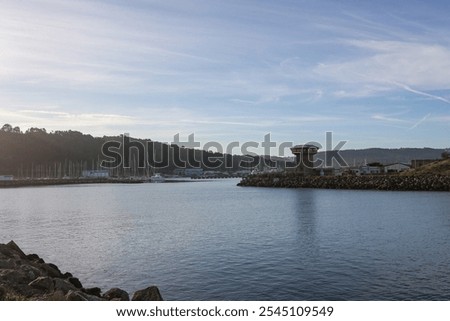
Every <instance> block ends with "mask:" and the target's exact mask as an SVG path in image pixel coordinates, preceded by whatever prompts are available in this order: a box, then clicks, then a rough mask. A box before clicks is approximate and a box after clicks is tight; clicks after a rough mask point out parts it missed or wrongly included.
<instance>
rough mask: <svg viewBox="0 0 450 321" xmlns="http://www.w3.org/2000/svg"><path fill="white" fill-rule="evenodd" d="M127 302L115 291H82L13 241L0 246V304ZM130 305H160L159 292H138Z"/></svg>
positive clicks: (75, 280)
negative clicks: (26, 301)
mask: <svg viewBox="0 0 450 321" xmlns="http://www.w3.org/2000/svg"><path fill="white" fill-rule="evenodd" d="M6 300H8V301H10V300H11V301H17V300H18V301H22V300H36V301H129V300H130V295H129V294H128V293H127V292H126V291H124V290H121V289H119V288H112V289H110V290H108V291H106V292H105V293H102V290H101V289H100V288H96V287H95V288H85V287H83V285H82V284H81V282H80V280H79V279H78V278H76V277H74V276H73V275H72V274H71V273H68V272H66V273H62V272H61V271H60V270H59V268H58V267H57V266H56V265H54V264H52V263H46V262H45V261H44V260H43V259H42V258H40V257H39V256H38V255H37V254H28V255H26V254H25V253H24V252H23V251H22V250H21V249H20V248H19V246H17V244H16V243H14V241H11V242H9V243H8V244H0V301H6ZM131 300H132V301H162V297H161V294H160V292H159V289H158V288H157V287H156V286H150V287H148V288H146V289H143V290H139V291H137V292H136V293H134V295H133V296H132V297H131Z"/></svg>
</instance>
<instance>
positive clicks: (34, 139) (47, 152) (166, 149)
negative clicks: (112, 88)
mask: <svg viewBox="0 0 450 321" xmlns="http://www.w3.org/2000/svg"><path fill="white" fill-rule="evenodd" d="M129 140H130V141H131V142H138V143H140V144H141V145H142V146H145V148H146V149H145V152H144V153H138V152H137V148H130V153H128V155H130V156H129V157H128V159H129V167H130V168H129V169H127V170H122V171H120V170H118V169H117V170H116V173H115V175H118V176H133V175H134V176H135V175H146V174H148V168H142V167H141V168H140V169H138V168H139V163H140V162H141V164H143V163H144V164H145V163H147V162H146V161H144V159H145V158H146V157H147V156H149V157H147V159H150V158H152V159H154V160H155V161H157V162H158V163H159V164H162V165H160V167H159V170H160V171H162V172H167V173H172V172H173V170H174V169H175V168H179V167H183V166H180V165H184V167H183V168H192V167H193V168H204V169H211V168H212V169H214V170H231V171H237V170H240V169H242V168H249V167H250V165H251V164H256V163H257V162H258V157H252V158H249V157H244V156H239V155H223V154H219V153H214V152H206V151H202V150H194V149H189V148H183V147H178V146H176V145H170V146H169V145H167V144H164V143H160V142H153V141H151V140H150V139H134V138H129ZM112 141H116V142H123V136H122V135H121V136H114V137H107V136H103V137H93V136H91V135H85V134H82V133H80V132H78V131H72V130H68V131H55V132H51V133H48V132H47V131H46V130H45V129H43V128H30V129H28V130H26V131H25V132H22V131H21V130H20V128H18V127H12V126H11V125H9V124H6V125H4V126H3V127H2V128H1V129H0V175H14V176H16V177H31V178H43V177H64V176H71V177H78V176H80V175H81V172H82V170H92V169H101V167H100V164H101V161H102V160H110V159H111V158H107V157H105V156H103V154H102V146H103V144H105V143H106V142H112ZM122 146H123V144H122ZM147 147H148V148H147ZM115 151H117V152H118V153H119V154H121V156H122V161H124V160H125V158H124V157H123V153H122V150H121V149H115ZM214 159H220V160H221V162H214ZM211 160H212V162H211ZM241 161H244V162H245V164H246V165H247V166H240V165H242V162H241ZM208 162H209V163H208ZM164 164H166V165H164ZM208 164H209V165H211V166H209V167H208V166H207V165H208ZM116 165H117V164H116ZM122 167H123V166H122Z"/></svg>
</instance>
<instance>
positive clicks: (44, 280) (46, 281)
mask: <svg viewBox="0 0 450 321" xmlns="http://www.w3.org/2000/svg"><path fill="white" fill-rule="evenodd" d="M28 285H29V286H31V287H32V288H35V289H39V290H43V291H46V292H53V291H54V289H55V286H54V283H53V280H52V279H51V278H49V277H48V276H40V277H38V278H37V279H36V280H34V281H32V282H30V283H29V284H28Z"/></svg>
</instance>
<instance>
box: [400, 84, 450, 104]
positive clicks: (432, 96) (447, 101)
mask: <svg viewBox="0 0 450 321" xmlns="http://www.w3.org/2000/svg"><path fill="white" fill-rule="evenodd" d="M395 84H396V85H397V86H399V87H401V88H403V89H405V90H406V91H409V92H411V93H414V94H417V95H420V96H425V97H428V98H431V99H435V100H439V101H443V102H444V103H447V104H450V100H448V99H446V98H444V97H441V96H437V95H432V94H429V93H426V92H423V91H420V90H416V89H412V88H411V87H409V86H407V85H405V84H400V83H395Z"/></svg>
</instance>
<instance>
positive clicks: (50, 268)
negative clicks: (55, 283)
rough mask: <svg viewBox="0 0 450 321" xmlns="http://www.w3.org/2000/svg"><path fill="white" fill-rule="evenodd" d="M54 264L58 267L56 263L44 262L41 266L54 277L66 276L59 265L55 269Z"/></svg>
mask: <svg viewBox="0 0 450 321" xmlns="http://www.w3.org/2000/svg"><path fill="white" fill-rule="evenodd" d="M54 266H55V267H56V265H54V264H51V263H50V264H48V263H46V264H42V265H41V266H40V267H41V269H42V270H44V271H45V273H46V274H47V275H48V276H51V277H52V278H64V275H62V274H61V271H59V269H58V267H56V269H55V268H54Z"/></svg>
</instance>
